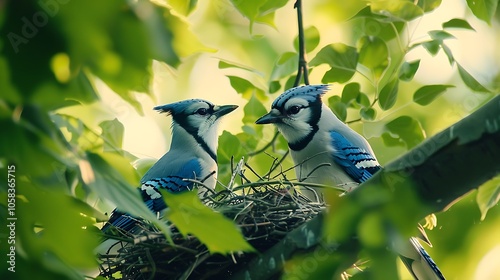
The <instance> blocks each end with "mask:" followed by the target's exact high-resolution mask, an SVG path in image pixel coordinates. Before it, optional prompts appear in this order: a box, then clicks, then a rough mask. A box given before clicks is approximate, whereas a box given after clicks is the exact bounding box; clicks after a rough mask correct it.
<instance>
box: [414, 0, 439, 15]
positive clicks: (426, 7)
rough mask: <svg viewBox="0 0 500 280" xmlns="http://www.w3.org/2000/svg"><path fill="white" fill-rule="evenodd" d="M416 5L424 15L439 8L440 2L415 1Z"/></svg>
mask: <svg viewBox="0 0 500 280" xmlns="http://www.w3.org/2000/svg"><path fill="white" fill-rule="evenodd" d="M417 5H418V6H419V7H420V8H422V10H423V11H424V13H428V12H431V11H434V10H435V9H436V8H437V7H439V5H441V0H425V1H417Z"/></svg>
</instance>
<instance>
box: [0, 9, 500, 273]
mask: <svg viewBox="0 0 500 280" xmlns="http://www.w3.org/2000/svg"><path fill="white" fill-rule="evenodd" d="M413 2H414V1H405V0H394V1H337V0H335V1H322V0H315V1H304V3H303V5H304V6H303V8H304V9H303V12H304V25H305V28H306V44H307V45H306V47H307V57H308V60H309V61H310V62H312V63H311V66H312V67H311V73H310V81H311V83H312V84H317V83H332V90H331V91H330V92H329V93H328V94H327V96H326V97H325V98H324V100H325V102H327V103H328V104H329V105H330V106H331V107H332V109H333V110H334V111H335V112H336V113H337V114H338V115H339V117H341V118H343V119H344V120H345V121H347V122H349V123H350V125H351V127H352V128H353V129H355V130H357V131H358V132H360V133H362V134H363V135H364V136H365V137H366V138H367V139H368V140H369V142H370V144H371V145H372V147H373V149H374V151H375V153H376V155H377V157H378V159H379V161H380V163H381V164H382V165H384V164H385V163H387V162H389V161H391V160H393V159H395V158H397V157H398V156H399V155H401V154H403V153H405V151H407V150H408V149H410V148H412V147H414V146H415V145H416V144H418V143H419V142H421V141H422V140H423V139H424V138H427V137H430V136H432V135H434V134H436V133H437V132H439V131H441V130H442V129H444V128H446V127H448V126H450V125H451V124H453V123H455V122H457V121H459V120H460V119H462V118H463V117H465V116H467V115H468V114H470V113H471V112H473V111H474V110H476V109H477V108H479V107H480V106H481V105H483V104H484V103H486V102H487V101H488V100H489V99H491V98H492V97H493V96H494V95H495V94H498V91H499V88H500V74H499V73H500V72H499V66H500V52H498V48H499V44H500V41H499V40H500V35H499V34H500V32H499V31H500V26H499V17H498V13H497V9H498V6H497V3H496V2H495V1H479V0H478V1H465V0H464V1H454V0H443V1H423V2H422V3H418V4H414V3H413ZM367 3H370V4H371V9H372V10H371V12H370V9H368V10H367ZM293 5H294V1H283V0H280V1H265V0H261V1H236V0H234V1H230V0H211V1H194V0H191V1H183V0H170V1H168V0H165V1H151V2H149V1H142V0H141V1H122V0H110V1H98V0H90V1H82V0H65V1H62V0H45V1H44V0H41V1H27V0H22V1H18V0H10V1H9V0H4V1H0V30H1V33H0V34H1V36H0V124H1V127H2V131H3V133H2V136H1V137H0V169H1V170H2V171H1V174H0V196H1V199H0V205H1V206H0V210H1V211H0V216H1V217H0V219H1V220H2V222H3V221H8V220H7V218H8V217H9V212H8V203H7V199H8V189H9V185H8V183H7V182H8V171H7V167H8V166H11V165H15V166H16V171H15V176H16V177H15V178H16V194H17V197H16V209H15V210H16V212H15V216H16V217H17V218H18V220H17V221H16V256H17V257H16V273H15V274H13V273H11V272H9V271H8V270H7V268H8V265H9V264H8V263H7V262H6V260H5V258H6V257H7V253H8V247H7V244H6V242H7V240H8V239H7V237H8V234H9V231H8V228H7V227H5V226H2V228H1V229H0V233H1V235H0V256H1V257H0V259H1V265H0V269H1V272H0V273H1V274H0V275H2V278H3V279H16V278H17V279H35V278H36V279H65V278H72V279H78V278H81V277H82V276H81V274H82V272H83V274H85V273H86V271H92V270H93V269H95V268H96V262H95V259H94V257H93V253H92V248H93V246H95V244H96V243H97V235H96V234H95V230H96V226H97V227H100V225H102V223H99V221H100V220H101V219H104V218H105V216H104V215H103V213H110V211H111V210H112V209H114V207H115V206H116V205H120V206H121V207H123V209H128V210H130V211H131V212H132V213H137V212H134V211H140V209H138V208H134V207H135V206H134V205H136V204H137V203H140V201H139V199H138V197H137V198H136V200H134V201H128V200H126V198H123V197H120V196H119V195H118V196H116V195H113V192H112V191H110V190H109V189H110V188H116V189H120V188H123V189H125V190H127V191H130V192H132V190H133V188H134V187H136V186H138V184H139V178H140V176H141V175H142V174H143V173H144V172H145V170H146V169H147V167H148V166H150V165H151V164H152V163H153V162H154V161H155V160H156V159H158V158H159V157H160V156H162V155H163V154H164V153H165V152H166V150H168V147H169V137H170V132H169V130H170V119H166V118H165V117H164V116H161V115H159V114H157V113H155V112H153V111H152V107H153V106H155V105H158V104H164V103H170V102H174V101H178V100H182V99H187V98H203V99H208V100H210V101H212V102H214V103H217V104H237V105H240V109H239V110H237V111H235V112H234V113H232V115H231V116H230V117H228V118H226V119H225V120H224V121H223V124H222V130H224V132H223V133H222V136H221V138H220V144H219V152H218V155H219V165H220V175H219V181H221V182H222V183H227V182H228V181H229V175H230V174H229V170H230V169H229V166H230V157H231V156H234V157H235V159H239V158H241V157H242V156H245V159H246V160H247V161H248V164H249V165H250V166H252V167H253V168H254V169H255V170H256V171H257V172H259V173H260V174H263V173H265V172H266V171H267V170H268V169H269V166H270V165H271V162H272V160H273V159H272V158H271V157H270V156H268V155H266V154H263V153H259V154H257V155H253V152H254V151H255V150H256V149H259V148H261V147H263V146H264V145H265V144H266V143H268V142H269V141H270V140H271V138H272V137H273V134H274V129H273V128H272V127H261V126H256V125H254V121H255V120H256V118H257V117H259V116H261V115H262V114H264V113H265V112H266V110H268V109H269V107H270V103H271V102H272V100H273V99H274V98H275V97H277V96H278V95H279V94H280V93H281V92H283V91H284V90H285V89H286V88H288V87H290V85H291V82H293V79H294V77H295V76H294V75H295V73H296V68H297V47H296V36H297V27H296V26H297V20H296V11H295V10H294V8H293ZM444 23H448V24H444ZM430 31H431V32H430ZM334 43H336V44H337V43H342V44H345V45H347V46H351V47H352V51H353V52H354V53H356V60H355V61H354V65H351V66H350V67H351V68H349V64H348V63H347V62H346V61H347V60H348V59H350V57H349V56H348V55H346V53H342V52H339V53H334V54H332V53H330V54H328V55H325V53H326V52H327V51H328V48H329V47H328V46H329V45H330V44H334ZM325 48H326V50H325ZM323 50H325V51H323ZM358 55H359V56H358ZM351 58H352V57H351ZM329 59H330V60H329ZM416 61H419V63H416ZM405 62H407V63H406V64H405ZM343 63H347V64H343ZM412 63H413V64H412ZM405 67H407V68H405ZM412 67H413V68H412ZM333 68H335V69H337V70H336V71H337V72H335V71H333V72H331V71H332V70H331V69H333ZM402 69H403V70H404V69H406V70H405V71H406V72H404V71H403V70H402ZM328 73H330V74H328ZM332 73H333V74H332ZM402 73H403V74H402ZM342 75H347V76H346V77H347V78H346V79H344V80H340V79H339V77H340V76H342ZM391 83H392V85H394V84H396V86H395V87H394V86H393V87H392V88H391ZM348 84H349V86H347V85H348ZM425 85H446V86H444V89H443V90H438V88H439V89H440V87H439V86H436V87H435V88H433V89H434V91H433V92H431V93H429V95H428V97H429V98H428V102H423V101H421V100H415V92H416V91H417V89H419V88H421V87H422V86H425ZM448 85H450V86H453V87H448ZM349 95H351V96H354V99H352V100H348V98H347V97H346V96H349ZM341 96H342V97H341ZM424 103H425V104H424ZM400 116H410V117H411V118H412V119H413V120H414V126H413V127H412V129H404V127H399V128H398V127H396V128H394V129H390V126H387V124H388V123H390V122H391V121H393V120H394V119H397V118H398V117H400ZM286 149H287V147H286V144H285V143H284V140H283V139H282V138H281V137H279V138H278V140H277V142H276V143H275V145H274V147H273V149H269V150H268V152H270V153H272V154H273V155H274V156H277V157H278V156H280V155H283V154H284V152H285V151H286ZM96 157H97V158H100V159H103V161H102V162H100V161H92V160H91V159H92V158H96ZM463 160H467V159H463ZM283 165H284V167H290V166H291V165H292V163H291V160H290V159H287V160H285V161H284V162H283ZM109 168H111V169H112V170H115V171H116V174H113V176H108V177H106V176H104V175H105V174H107V173H106V172H108V170H109ZM464 172H466V170H464ZM89 176H90V177H91V178H92V177H93V176H94V177H95V178H97V180H95V182H93V180H91V179H89ZM249 176H250V177H251V175H249ZM99 178H102V179H99ZM117 182H118V183H117ZM499 188H500V183H499V182H498V180H497V181H494V182H492V183H490V185H489V186H488V188H485V190H483V191H481V189H480V190H479V193H482V195H480V196H478V191H473V192H471V193H469V194H468V195H466V196H465V197H463V198H461V199H460V200H459V201H458V202H457V203H456V204H454V205H453V206H452V207H451V208H450V209H448V210H447V211H445V212H442V213H437V214H436V215H437V221H438V222H437V227H436V228H435V229H433V230H428V231H427V232H428V235H429V238H430V240H431V241H432V242H433V244H434V247H433V248H426V249H427V250H428V252H429V253H430V254H431V256H432V257H433V258H434V260H435V261H436V262H437V263H438V264H439V267H440V268H441V269H442V271H443V273H444V274H445V275H446V276H447V278H448V279H500V268H499V267H498V260H499V259H500V208H499V207H492V208H491V209H490V210H489V211H488V212H487V214H485V212H486V211H487V209H488V208H489V207H490V206H494V205H496V204H497V202H498V196H499V195H498V193H499ZM120 190H122V189H120ZM485 200H486V201H487V202H485ZM133 203H136V204H133ZM131 205H132V206H131ZM127 207H128V208H127ZM480 207H482V209H483V211H481V210H480ZM82 213H83V214H82ZM401 279H410V276H409V274H407V272H406V271H405V269H404V268H402V269H401Z"/></svg>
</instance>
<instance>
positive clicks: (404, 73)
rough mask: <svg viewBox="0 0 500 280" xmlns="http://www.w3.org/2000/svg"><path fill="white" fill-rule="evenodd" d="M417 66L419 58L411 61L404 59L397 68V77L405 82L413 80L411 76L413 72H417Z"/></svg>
mask: <svg viewBox="0 0 500 280" xmlns="http://www.w3.org/2000/svg"><path fill="white" fill-rule="evenodd" d="M419 66H420V59H417V60H414V61H411V62H407V61H405V62H404V63H403V65H401V68H400V69H399V79H400V80H401V81H405V82H408V81H411V80H413V77H414V76H415V73H416V72H417V70H418V67H419Z"/></svg>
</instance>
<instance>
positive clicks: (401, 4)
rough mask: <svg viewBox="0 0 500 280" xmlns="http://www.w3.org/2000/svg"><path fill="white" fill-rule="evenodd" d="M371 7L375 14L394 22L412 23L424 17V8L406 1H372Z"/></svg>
mask: <svg viewBox="0 0 500 280" xmlns="http://www.w3.org/2000/svg"><path fill="white" fill-rule="evenodd" d="M370 7H371V11H372V12H373V13H377V14H381V15H384V16H387V17H389V18H390V19H391V20H394V21H410V20H413V19H416V18H418V17H421V16H423V15H424V11H423V10H422V8H420V7H419V6H417V5H415V4H413V3H412V2H410V1H406V0H372V1H371V3H370Z"/></svg>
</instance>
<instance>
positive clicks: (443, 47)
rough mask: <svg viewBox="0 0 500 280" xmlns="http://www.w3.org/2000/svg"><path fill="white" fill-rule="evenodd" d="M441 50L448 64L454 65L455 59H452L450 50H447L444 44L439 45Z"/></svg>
mask: <svg viewBox="0 0 500 280" xmlns="http://www.w3.org/2000/svg"><path fill="white" fill-rule="evenodd" d="M441 48H442V49H443V51H444V54H446V57H447V58H448V62H450V65H453V63H455V58H454V57H453V53H452V52H451V50H450V48H448V46H447V45H445V44H444V43H443V44H441Z"/></svg>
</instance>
